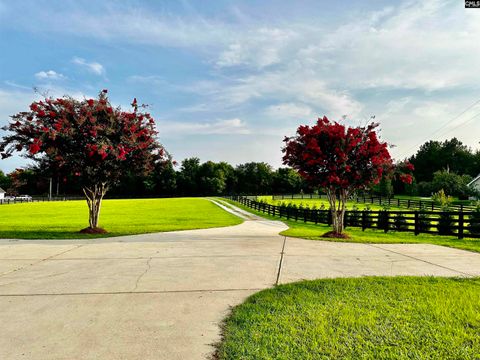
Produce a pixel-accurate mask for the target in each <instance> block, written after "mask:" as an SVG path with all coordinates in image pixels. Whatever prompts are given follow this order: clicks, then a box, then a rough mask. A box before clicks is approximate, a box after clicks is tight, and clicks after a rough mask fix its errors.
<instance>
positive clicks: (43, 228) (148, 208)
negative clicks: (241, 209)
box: [0, 198, 242, 239]
mask: <svg viewBox="0 0 480 360" xmlns="http://www.w3.org/2000/svg"><path fill="white" fill-rule="evenodd" d="M241 222H242V220H240V219H239V218H238V217H236V216H234V215H231V214H229V213H227V212H225V211H224V210H222V209H220V208H219V207H218V206H216V205H215V204H213V203H211V202H210V201H208V200H206V199H199V198H172V199H142V200H138V199H129V200H104V201H103V203H102V209H101V214H100V224H99V225H100V227H103V228H104V229H106V230H107V231H108V234H106V235H95V236H94V235H82V234H79V233H78V231H79V230H81V229H83V228H85V227H87V226H88V207H87V203H86V202H85V201H62V202H38V203H26V204H14V205H13V204H12V205H2V206H0V238H3V239H5V238H8V239H72V238H92V237H105V236H120V235H131V234H142V233H151V232H163V231H174V230H188V229H203V228H211V227H219V226H230V225H236V224H239V223H241Z"/></svg>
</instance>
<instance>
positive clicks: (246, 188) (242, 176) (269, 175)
mask: <svg viewBox="0 0 480 360" xmlns="http://www.w3.org/2000/svg"><path fill="white" fill-rule="evenodd" d="M235 172H236V173H237V179H238V182H237V192H238V193H240V194H249V195H259V194H269V193H271V191H272V180H273V170H272V167H271V166H270V165H269V164H267V163H264V162H258V163H257V162H250V163H246V164H241V165H238V166H237V167H236V169H235Z"/></svg>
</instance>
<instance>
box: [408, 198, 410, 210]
mask: <svg viewBox="0 0 480 360" xmlns="http://www.w3.org/2000/svg"><path fill="white" fill-rule="evenodd" d="M407 208H408V209H410V199H408V203H407Z"/></svg>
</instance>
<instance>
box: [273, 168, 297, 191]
mask: <svg viewBox="0 0 480 360" xmlns="http://www.w3.org/2000/svg"><path fill="white" fill-rule="evenodd" d="M304 185H305V184H304V181H303V178H302V177H301V176H300V175H299V174H298V173H297V172H296V171H295V170H293V169H291V168H286V167H284V168H279V169H277V170H276V171H275V172H274V174H273V185H272V187H273V192H274V193H275V194H297V193H300V192H301V191H302V189H303V187H304Z"/></svg>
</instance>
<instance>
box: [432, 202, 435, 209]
mask: <svg viewBox="0 0 480 360" xmlns="http://www.w3.org/2000/svg"><path fill="white" fill-rule="evenodd" d="M434 210H435V203H434V202H433V201H432V211H434Z"/></svg>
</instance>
